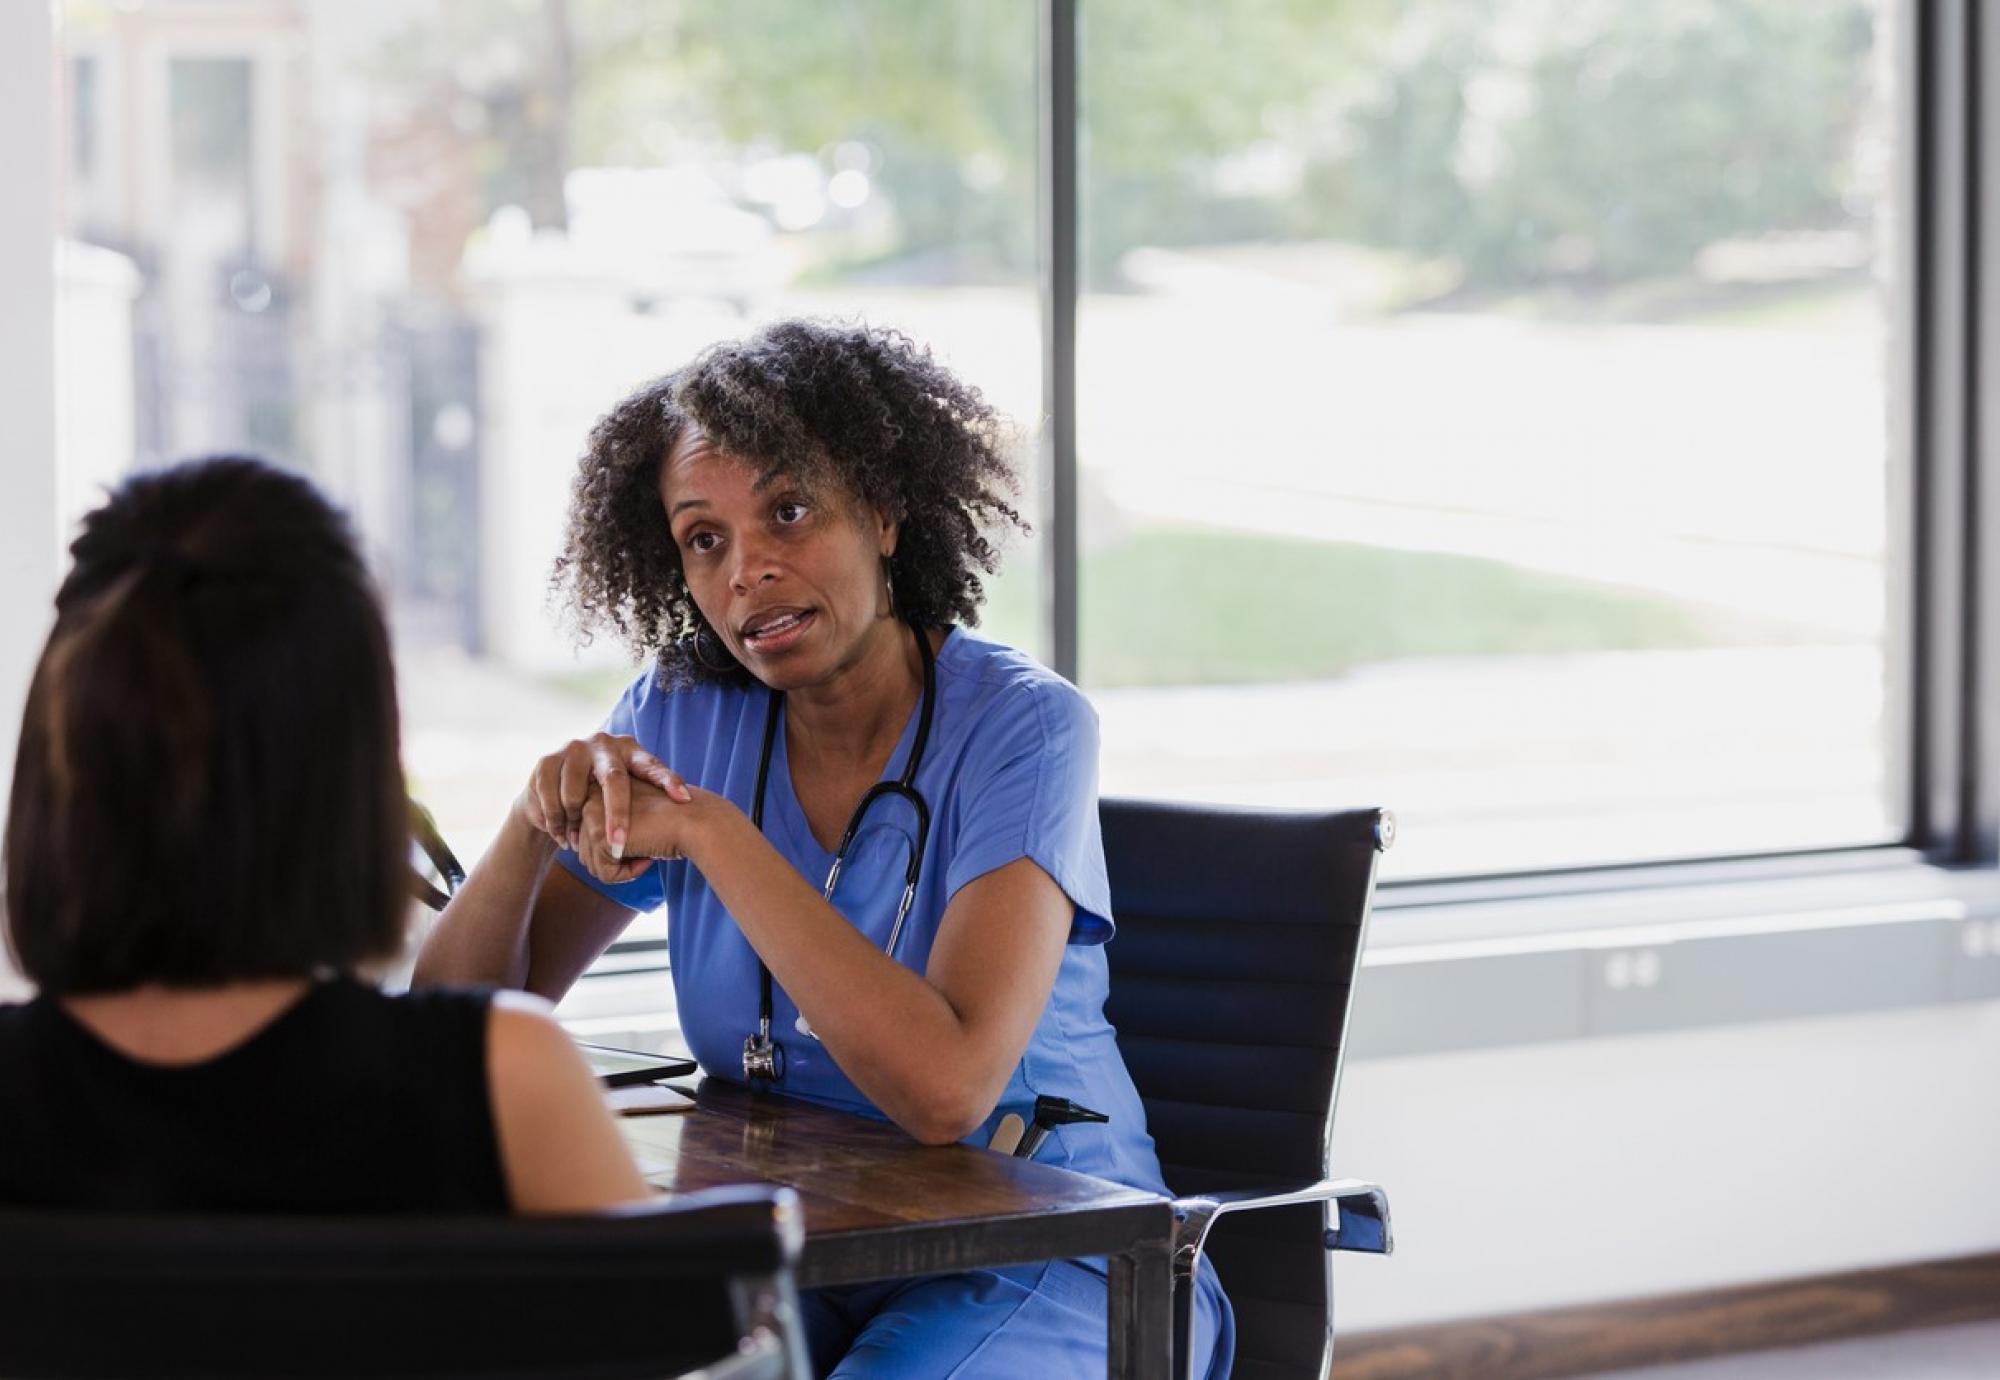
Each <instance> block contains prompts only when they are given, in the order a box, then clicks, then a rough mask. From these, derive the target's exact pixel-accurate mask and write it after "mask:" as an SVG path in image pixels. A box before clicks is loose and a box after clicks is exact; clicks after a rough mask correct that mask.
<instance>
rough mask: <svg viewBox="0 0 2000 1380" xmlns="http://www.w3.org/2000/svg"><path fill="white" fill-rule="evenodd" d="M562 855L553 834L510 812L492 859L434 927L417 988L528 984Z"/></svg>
mask: <svg viewBox="0 0 2000 1380" xmlns="http://www.w3.org/2000/svg"><path fill="white" fill-rule="evenodd" d="M555 856H556V846H555V843H554V841H553V840H552V839H550V838H549V836H548V835H546V834H544V833H542V832H540V831H539V830H536V829H533V828H530V827H529V826H528V824H527V823H526V822H525V821H524V820H523V819H522V818H521V816H520V814H519V812H517V811H513V810H510V811H508V813H507V822H506V823H505V824H504V825H502V826H501V828H500V832H499V834H497V835H496V836H495V837H494V839H493V842H492V844H491V845H490V846H489V847H488V848H487V850H486V853H485V856H483V857H481V858H480V860H479V862H478V864H477V865H476V866H475V867H474V868H473V869H472V872H471V875H469V876H468V877H467V878H466V879H465V882H464V884H463V885H461V886H460V887H459V889H458V892H457V894H456V895H454V896H453V897H452V898H451V903H450V904H449V905H447V906H446V907H445V908H444V912H443V914H441V915H439V916H438V919H437V923H436V924H435V925H433V926H432V927H431V932H430V934H429V935H428V936H427V937H426V938H425V940H424V945H423V948H422V949H421V950H420V951H419V952H418V954H417V967H416V972H415V974H414V976H413V977H412V979H411V981H412V983H413V984H414V985H415V986H418V987H434V986H440V985H444V984H463V983H491V984H496V985H498V986H502V987H521V986H523V985H525V984H526V982H527V980H528V929H529V921H530V920H531V918H532V917H533V915H534V912H535V902H536V901H537V900H538V899H539V898H540V896H541V892H542V884H543V883H544V882H545V881H547V880H548V875H549V865H550V864H551V863H552V862H554V861H555Z"/></svg>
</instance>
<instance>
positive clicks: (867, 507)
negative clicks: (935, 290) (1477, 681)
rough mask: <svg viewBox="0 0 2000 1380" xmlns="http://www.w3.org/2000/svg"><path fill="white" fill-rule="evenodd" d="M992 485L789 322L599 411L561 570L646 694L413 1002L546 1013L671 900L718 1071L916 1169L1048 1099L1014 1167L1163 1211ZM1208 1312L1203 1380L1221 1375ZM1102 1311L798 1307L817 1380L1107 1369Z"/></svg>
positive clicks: (936, 387) (932, 410) (1072, 729)
mask: <svg viewBox="0 0 2000 1380" xmlns="http://www.w3.org/2000/svg"><path fill="white" fill-rule="evenodd" d="M1014 484H1015V481H1014V476H1013V471H1012V467H1011V465H1010V464H1009V461H1008V458H1007V436H1006V433H1005V429H1004V427H1003V425H1002V423H1001V420H1000V418H999V417H998V416H997V414H996V413H995V412H994V410H993V409H992V408H991V407H990V406H989V405H988V404H987V403H986V402H985V401H984V400H983V399H982V398H981V397H980V395H979V394H978V392H976V391H975V390H974V389H972V388H969V387H967V386H966V385H965V384H963V383H962V382H960V381H959V380H958V379H956V378H954V377H953V376H952V375H951V374H950V373H949V372H948V371H947V370H945V369H944V368H942V367H941V366H939V365H938V364H936V363H935V362H934V361H933V360H932V359H931V358H930V356H929V355H928V354H927V353H926V352H924V351H922V350H920V349H918V348H917V347H915V346H914V345H912V344H911V343H910V342H909V341H908V340H907V339H905V338H903V337H902V336H899V335H896V334H894V333H891V332H885V331H879V330H873V329H868V328H864V327H841V326H830V325H821V324H815V323H808V322H796V321H795V322H785V323H781V324H778V325H775V326H771V327H769V328H767V329H765V330H763V331H761V332H759V333H758V334H756V335H754V336H752V337H750V338H749V339H747V340H743V341H740V342H734V343H729V344H724V345H720V346H717V347H715V348H713V349H711V350H710V351H708V352H707V353H706V354H704V355H703V356H701V357H700V358H699V359H697V360H696V361H695V362H694V363H692V364H690V365H689V366H688V367H687V368H685V369H683V370H682V371H680V372H678V373H676V374H672V375H669V376H667V377H665V378H662V379H660V380H657V381H656V382H654V383H652V384H649V385H647V386H646V387H644V388H642V389H640V390H639V391H638V392H636V393H634V394H633V395H632V396H631V397H629V398H627V399H625V400H624V401H623V402H621V403H619V404H618V405H617V406H616V407H615V408H613V409H612V411H611V412H610V414H609V415H608V416H606V417H605V418H604V419H603V420H602V421H600V422H599V423H598V425H597V427H596V429H595V430H594V431H593V432H592V434H591V438H590V442H589V444H588V447H587V448H586V451H585V454H584V457H583V461H582V464H581V467H580V469H579V472H578V475H577V478H576V482H575V488H574V498H573V502H572V507H571V513H570V525H569V537H568V545H567V550H566V551H565V553H564V555H563V557H562V559H561V561H560V562H559V564H558V567H557V572H558V579H559V580H560V581H562V582H564V583H566V584H567V585H568V587H569V589H570V591H571V593H572V595H573V602H574V604H575V607H576V609H577V611H578V612H579V614H580V615H581V617H582V620H583V622H584V624H585V626H586V627H587V628H589V627H595V628H606V629H609V630H612V631H615V632H617V633H619V634H622V635H623V636H624V637H625V638H626V639H627V641H628V642H629V643H630V645H631V646H632V648H633V650H634V651H635V652H637V653H639V654H640V655H641V656H642V657H645V658H649V659H650V665H648V667H647V669H646V670H645V671H644V672H643V673H642V674H641V675H640V676H639V677H638V678H637V679H636V680H635V681H634V682H633V683H632V685H631V687H630V688H629V689H628V690H627V691H626V693H625V695H624V697H623V698H622V699H621V700H620V701H619V703H618V704H617V705H616V706H615V707H614V708H613V709H612V711H611V714H610V716H609V718H608V719H607V720H606V722H605V724H604V727H603V731H601V732H600V733H598V734H597V735H595V736H594V737H593V738H591V739H589V740H586V741H579V742H575V743H571V744H568V745H567V746H565V747H564V748H562V749H560V750H558V751H556V752H554V753H551V754H550V755H549V756H547V757H545V758H543V759H542V760H541V762H539V763H538V764H537V765H536V767H535V768H534V770H533V772H532V774H531V776H530V778H529V781H528V783H527V786H526V788H525V789H524V790H523V791H522V793H521V795H520V797H519V799H518V800H517V802H516V804H515V807H514V809H513V811H512V813H511V815H510V817H509V819H508V821H507V823H506V824H505V825H504V826H503V828H502V829H501V832H500V834H499V836H498V838H496V839H495V841H494V842H493V844H492V846H491V848H490V849H489V850H488V852H487V854H486V856H485V857H484V858H483V859H482V860H481V862H480V864H479V866H478V867H477V868H476V869H475V870H474V872H473V874H472V875H471V877H470V878H468V879H467V881H466V883H465V885H464V886H463V887H461V888H460V890H459V892H458V894H457V896H456V897H455V898H454V899H453V901H452V903H451V905H450V907H449V908H448V909H447V910H446V911H445V913H444V915H443V916H442V917H441V918H440V920H439V922H438V925H437V927H436V929H435V930H434V931H433V933H432V935H431V937H430V938H429V940H428V941H427V942H426V944H425V947H424V950H423V954H422V956H421V958H420V960H419V964H418V970H417V971H418V980H419V981H435V980H448V981H468V980H470V981H483V982H502V983H506V984H509V985H515V986H524V987H527V988H528V989H530V990H532V991H536V992H539V993H541V994H543V995H544V996H551V997H552V996H556V995H559V994H560V993H562V992H563V991H564V990H565V989H567V988H568V986H569V985H570V983H571V982H573V981H574V980H575V979H576V977H577V975H578V974H580V973H581V972H582V971H583V970H584V968H585V967H586V966H588V965H589V963H590V962H591V961H592V960H593V959H594V958H595V957H596V956H597V955H598V954H599V953H600V952H602V951H603V949H604V948H605V947H606V946H607V945H608V944H609V943H610V942H611V940H612V939H613V938H614V937H616V935H617V934H618V933H619V932H620V931H621V930H622V929H623V928H624V927H625V925H626V924H627V923H628V922H629V921H630V920H631V918H632V917H633V915H634V914H635V913H638V912H641V911H649V910H653V909H655V908H657V907H659V906H661V905H663V904H664V905H665V906H666V908H667V911H668V915H669V927H668V928H669V940H668V943H669V951H670V960H671V965H672V971H673V981H674V990H675V995H676V999H677V1001H678V1004H679V1012H680V1019H681V1025H682V1029H683V1031H684V1033H685V1036H686V1038H687V1041H688V1043H689V1046H690V1048H691V1050H692V1052H693V1053H694V1054H695V1056H696V1057H697V1058H698V1059H699V1060H700V1061H701V1063H702V1065H703V1067H704V1068H705V1069H706V1070H707V1071H708V1073H709V1074H711V1075H714V1076H720V1077H724V1078H731V1079H739V1078H740V1079H743V1080H744V1081H746V1082H749V1083H752V1084H754V1085H758V1086H763V1087H768V1088H775V1089H777V1090H779V1091H782V1092H785V1093H788V1094H792V1095H795V1096H800V1097H806V1098H811V1099H813V1100H815V1101H819V1102H822V1103H826V1104H828V1105H832V1106H835V1107H840V1108H844V1109H847V1110H850V1111H854V1112H859V1113H862V1114H865V1115H872V1116H879V1117H887V1118H888V1119H890V1120H892V1121H894V1122H895V1123H896V1124H898V1125H900V1126H901V1127H903V1128H904V1129H905V1130H907V1131H908V1132H909V1133H910V1134H911V1135H912V1136H915V1137H916V1138H917V1139H919V1140H922V1141H925V1142H927V1143H931V1144H945V1143H948V1142H952V1141H966V1142H968V1143H972V1144H976V1145H987V1144H989V1143H990V1142H992V1141H993V1140H994V1139H995V1138H996V1136H997V1137H1002V1138H1005V1137H1007V1136H1009V1135H1010V1134H1017V1133H1018V1129H1019V1123H1018V1122H1015V1121H1013V1120H1012V1116H1013V1115H1021V1116H1030V1115H1032V1112H1033V1108H1034V1104H1035V1102H1036V1099H1037V1098H1038V1097H1044V1096H1046V1097H1059V1098H1068V1099H1070V1100H1071V1101H1073V1102H1075V1103H1079V1104H1082V1105H1083V1106H1085V1107H1088V1108H1091V1109H1094V1110H1096V1111H1098V1112H1102V1113H1105V1114H1106V1115H1108V1117H1109V1120H1108V1122H1101V1123H1091V1124H1074V1125H1068V1126H1063V1127H1060V1128H1058V1129H1057V1130H1056V1131H1055V1132H1054V1133H1053V1134H1052V1135H1050V1136H1049V1137H1048V1140H1047V1142H1046V1143H1045V1145H1044V1147H1043V1149H1042V1151H1041V1153H1040V1155H1039V1158H1041V1159H1043V1160H1044V1161H1047V1162H1050V1163H1055V1164H1062V1165H1067V1166H1070V1167H1072V1168H1075V1169H1078V1170H1082V1171H1084V1172H1086V1173H1090V1174H1095V1175H1097V1176H1099V1177H1101V1178H1106V1179H1112V1180H1115V1181H1118V1182H1121V1183H1126V1184H1132V1185H1135V1186H1138V1187H1142V1188H1146V1189H1150V1190H1153V1191H1155V1192H1160V1191H1163V1185H1162V1182H1161V1178H1160V1168H1159V1163H1158V1159H1157V1157H1156V1156H1155V1154H1154V1151H1153V1144H1152V1140H1151V1138H1150V1137H1149V1136H1148V1135H1147V1134H1146V1124H1145V1112H1144V1109H1143V1107H1142V1105H1141V1103H1140V1101H1139V1098H1138V1095H1137V1093H1136V1091H1135V1090H1134V1088H1133V1086H1132V1081H1131V1078H1130V1077H1129V1076H1128V1075H1127V1073H1126V1070H1125V1066H1124V1063H1123V1062H1122V1060H1121V1058H1120V1056H1119V1052H1118V1046H1117V1043H1116V1041H1115V1039H1114V1036H1113V1032H1112V1029H1111V1026H1110V1025H1109V1024H1108V1023H1107V1022H1106V1020H1105V1017H1104V998H1105V993H1106V987H1107V970H1106V966H1105V961H1104V954H1103V950H1102V948H1101V945H1102V944H1103V942H1104V941H1105V940H1106V939H1108V938H1109V937H1110V935H1111V932H1112V920H1111V905H1110V896H1109V894H1108V885H1107V882H1106V879H1105V870H1104V855H1103V844H1102V840H1101V839H1100V837H1099V835H1098V826H1097V723H1096V718H1095V716H1094V714H1093V713H1092V711H1091V709H1090V706H1089V704H1088V703H1087V702H1086V701H1085V700H1084V698H1083V697H1082V695H1080V694H1079V693H1078V692H1077V691H1076V689H1075V688H1074V687H1073V686H1071V685H1070V684H1069V683H1068V682H1066V681H1064V680H1062V679H1061V678H1060V677H1058V676H1055V675H1053V674H1051V673H1050V672H1048V671H1046V670H1044V669H1043V668H1042V667H1041V666H1039V665H1037V664H1036V663H1035V662H1034V661H1032V660H1030V659H1029V658H1027V657H1025V656H1022V655H1020V654H1019V653H1017V652H1014V651H1011V650H1009V649H1008V648H1006V647H1003V646H1000V645H998V644H996V643H993V642H990V641H987V640H985V639H983V638H980V637H978V636H976V635H974V634H973V633H972V632H971V631H970V630H969V629H970V626H971V625H972V624H974V623H975V622H976V621H977V619H978V611H979V604H980V602H981V598H982V595H983V588H982V584H981V577H982V576H983V575H987V574H991V573H992V571H993V570H994V569H995V567H996V564H997V558H996V554H995V551H994V547H993V546H992V544H991V542H990V541H989V538H988V535H987V534H988V532H989V531H990V530H991V529H992V528H993V527H994V526H996V525H999V526H1008V525H1012V526H1020V525H1021V523H1020V519H1019V517H1018V516H1017V514H1016V512H1015V510H1014V508H1013V507H1012V505H1011V495H1012V493H1013V492H1014ZM1200 1286H1201V1287H1200V1289H1199V1291H1198V1295H1197V1299H1196V1307H1195V1318H1196V1338H1197V1340H1196V1350H1195V1352H1194V1355H1195V1360H1196V1373H1197V1374H1200V1373H1203V1372H1204V1371H1205V1372H1207V1373H1208V1374H1210V1375H1221V1374H1223V1373H1225V1372H1226V1371H1227V1368H1228V1364H1229V1356H1230V1349H1231V1348H1230V1336H1231V1326H1230V1318H1229V1311H1228V1304H1227V1302H1226V1301H1225V1300H1224V1298H1223V1296H1222V1294H1221V1291H1220V1289H1219V1288H1218V1287H1217V1285H1216V1282H1215V1279H1214V1277H1213V1275H1212V1274H1210V1273H1208V1272H1207V1271H1206V1269H1204V1272H1203V1274H1202V1276H1201V1280H1200ZM1105 1297H1106V1295H1105V1278H1104V1273H1103V1270H1102V1265H1101V1262H1094V1261H1058V1262H1054V1263H1050V1264H1045V1265H1034V1266H1024V1267H1017V1268H1013V1269H1005V1270H989V1271H976V1272H970V1273H966V1274H958V1275H951V1276H943V1277H931V1278H925V1279H916V1280H903V1281H898V1282H895V1283H889V1284H878V1285H869V1286H864V1287H859V1288H848V1289H832V1290H820V1291H817V1292H816V1293H814V1294H812V1295H809V1296H808V1298H807V1300H806V1314H807V1322H808V1329H809V1335H810V1338H811V1342H812V1349H813V1354H814V1359H815V1362H816V1365H817V1368H818V1369H819V1370H820V1371H821V1372H822V1373H828V1372H831V1373H833V1374H837V1375H841V1376H859V1375H869V1376H887V1375H909V1376H913V1377H914V1376H926V1377H935V1376H942V1375H953V1374H973V1373H976V1374H982V1375H983V1374H1003V1373H1017V1372H1018V1373H1030V1374H1035V1375H1038V1376H1041V1377H1045V1378H1046V1377H1052V1376H1056V1375H1079V1376H1082V1375H1102V1374H1103V1373H1104V1363H1105V1322H1104V1318H1105Z"/></svg>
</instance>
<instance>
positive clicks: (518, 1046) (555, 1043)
mask: <svg viewBox="0 0 2000 1380" xmlns="http://www.w3.org/2000/svg"><path fill="white" fill-rule="evenodd" d="M486 1057H487V1064H488V1066H489V1068H490V1069H491V1072H492V1077H493V1079H494V1081H495V1082H496V1083H500V1084H505V1083H510V1082H513V1081H515V1080H517V1079H534V1078H537V1077H539V1076H542V1075H544V1074H546V1073H548V1072H549V1071H550V1070H552V1069H554V1068H558V1067H563V1068H568V1067H575V1066H577V1065H578V1064H580V1063H581V1062H582V1057H581V1056H580V1055H579V1054H578V1053H577V1051H576V1046H575V1045H574V1044H572V1043H571V1041H570V1038H569V1035H568V1033H567V1032H565V1031H564V1030H563V1028H562V1027H561V1026H560V1025H558V1024H557V1023H556V1018H555V1008H554V1007H553V1006H551V1005H549V1003H548V1002H546V1001H544V1000H543V999H542V998H540V997H538V996H535V995H534V994H533V993H532V992H516V991H512V990H502V991H498V992H495V993H494V994H493V1007H492V1011H491V1014H490V1015H489V1016H488V1017H487V1021H486Z"/></svg>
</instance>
